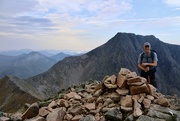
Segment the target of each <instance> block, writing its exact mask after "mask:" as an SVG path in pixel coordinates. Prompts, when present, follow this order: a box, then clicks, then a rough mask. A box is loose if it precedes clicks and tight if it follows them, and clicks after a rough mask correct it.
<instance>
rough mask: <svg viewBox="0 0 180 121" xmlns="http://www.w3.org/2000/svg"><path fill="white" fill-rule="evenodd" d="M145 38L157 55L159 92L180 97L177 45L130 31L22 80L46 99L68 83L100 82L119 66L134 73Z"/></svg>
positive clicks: (179, 49) (179, 60) (179, 50)
mask: <svg viewBox="0 0 180 121" xmlns="http://www.w3.org/2000/svg"><path fill="white" fill-rule="evenodd" d="M146 41H148V42H150V43H151V45H152V49H154V50H156V52H157V54H158V59H159V61H158V67H157V73H156V80H157V83H158V89H159V91H161V92H162V93H164V94H177V95H178V96H180V92H179V90H180V89H179V88H180V87H179V86H178V85H179V83H180V81H179V79H180V65H179V62H180V56H178V53H180V46H179V45H171V44H167V43H163V42H162V41H160V40H159V39H158V38H156V37H154V36H152V35H150V36H141V35H135V34H131V33H118V34H116V35H115V36H114V37H113V38H111V39H110V40H109V41H108V42H107V43H105V44H103V45H102V46H100V47H98V48H96V49H94V50H92V51H90V52H88V53H86V54H84V55H82V56H74V57H67V58H65V59H63V60H62V61H59V62H58V63H57V64H55V65H54V66H53V67H52V68H51V69H50V70H48V71H47V72H45V73H43V74H40V75H37V76H35V77H32V78H29V79H28V80H26V82H27V83H28V84H29V85H33V87H34V88H36V89H37V91H38V92H39V93H40V94H41V95H42V97H44V98H47V97H49V96H52V95H53V94H55V93H57V92H58V91H59V90H60V89H62V88H65V87H68V86H69V85H73V84H77V83H80V82H84V81H89V80H90V79H93V80H99V81H101V80H102V79H103V78H104V76H106V75H112V74H115V73H116V74H118V72H119V69H120V68H123V67H124V68H129V69H130V70H131V71H135V72H137V73H138V72H139V69H138V67H137V59H138V55H139V54H140V53H141V52H142V51H143V49H142V45H143V43H144V42H146ZM33 94H34V96H35V97H37V95H36V94H35V93H33Z"/></svg>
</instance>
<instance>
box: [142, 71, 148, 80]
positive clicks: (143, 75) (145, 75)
mask: <svg viewBox="0 0 180 121" xmlns="http://www.w3.org/2000/svg"><path fill="white" fill-rule="evenodd" d="M141 77H144V78H146V79H147V81H148V73H147V72H144V71H141Z"/></svg>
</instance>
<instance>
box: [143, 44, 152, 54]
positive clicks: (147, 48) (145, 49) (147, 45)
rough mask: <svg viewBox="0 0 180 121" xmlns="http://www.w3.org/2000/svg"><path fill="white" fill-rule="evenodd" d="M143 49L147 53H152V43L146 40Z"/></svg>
mask: <svg viewBox="0 0 180 121" xmlns="http://www.w3.org/2000/svg"><path fill="white" fill-rule="evenodd" d="M143 49H144V52H145V53H147V54H148V53H150V50H151V44H150V43H149V42H145V43H144V45H143Z"/></svg>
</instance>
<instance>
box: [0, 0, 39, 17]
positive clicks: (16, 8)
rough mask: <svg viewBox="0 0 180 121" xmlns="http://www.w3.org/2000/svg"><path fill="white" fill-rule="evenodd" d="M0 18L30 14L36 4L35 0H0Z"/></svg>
mask: <svg viewBox="0 0 180 121" xmlns="http://www.w3.org/2000/svg"><path fill="white" fill-rule="evenodd" d="M0 3H1V4H0V16H3V17H8V16H10V17H12V16H16V15H19V14H22V13H25V12H30V11H32V10H33V9H34V7H35V5H36V4H37V1H36V0H0Z"/></svg>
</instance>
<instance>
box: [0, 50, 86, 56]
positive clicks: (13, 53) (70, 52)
mask: <svg viewBox="0 0 180 121" xmlns="http://www.w3.org/2000/svg"><path fill="white" fill-rule="evenodd" d="M32 51H34V50H31V49H20V50H6V51H0V54H1V55H7V56H19V55H22V54H28V53H30V52H32ZM36 52H39V53H41V54H43V55H45V56H47V57H51V56H54V55H57V54H59V53H63V54H65V55H79V54H82V53H85V52H81V53H79V52H76V51H73V50H36Z"/></svg>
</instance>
